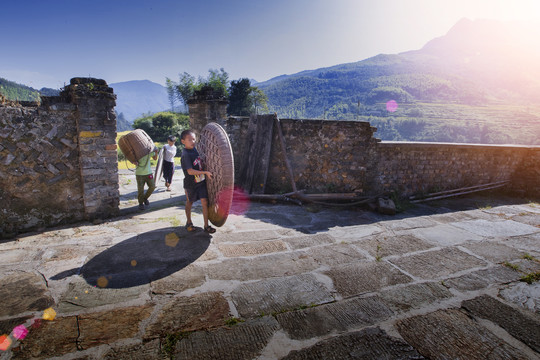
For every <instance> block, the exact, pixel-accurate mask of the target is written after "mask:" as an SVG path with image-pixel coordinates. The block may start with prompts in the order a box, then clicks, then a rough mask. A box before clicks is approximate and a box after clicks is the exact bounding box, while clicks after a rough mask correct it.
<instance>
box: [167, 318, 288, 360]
mask: <svg viewBox="0 0 540 360" xmlns="http://www.w3.org/2000/svg"><path fill="white" fill-rule="evenodd" d="M278 328H279V325H278V323H277V322H276V320H275V319H274V318H273V317H270V316H265V317H262V318H259V319H253V320H248V321H246V322H244V323H241V324H237V325H234V326H232V327H225V328H220V329H217V330H213V331H197V332H194V333H192V334H189V336H187V337H185V338H182V339H180V341H178V342H177V343H176V349H175V351H174V354H173V356H174V358H175V359H190V360H214V359H220V360H229V359H230V360H239V359H256V358H257V356H258V355H260V354H261V352H262V350H263V349H264V347H265V346H266V345H267V344H268V342H269V341H270V339H271V338H272V336H273V335H274V333H275V332H276V330H277V329H278Z"/></svg>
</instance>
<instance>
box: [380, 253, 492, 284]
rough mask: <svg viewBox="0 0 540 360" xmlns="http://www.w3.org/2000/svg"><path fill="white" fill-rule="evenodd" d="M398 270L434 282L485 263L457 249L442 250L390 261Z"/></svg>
mask: <svg viewBox="0 0 540 360" xmlns="http://www.w3.org/2000/svg"><path fill="white" fill-rule="evenodd" d="M389 261H390V262H392V263H393V264H395V265H396V266H397V267H399V268H400V269H403V270H405V271H406V272H407V273H408V274H411V275H413V276H416V277H418V278H420V279H425V280H434V279H440V278H442V277H447V276H449V275H451V274H454V273H457V272H460V271H464V270H468V269H471V270H472V269H475V268H478V267H481V266H486V265H487V264H486V262H485V261H482V260H480V259H478V258H476V257H474V256H472V255H469V254H467V253H465V252H463V251H461V250H459V249H457V248H454V247H451V248H443V249H440V250H432V251H426V252H423V253H419V254H414V255H410V256H403V257H400V258H396V259H390V260H389Z"/></svg>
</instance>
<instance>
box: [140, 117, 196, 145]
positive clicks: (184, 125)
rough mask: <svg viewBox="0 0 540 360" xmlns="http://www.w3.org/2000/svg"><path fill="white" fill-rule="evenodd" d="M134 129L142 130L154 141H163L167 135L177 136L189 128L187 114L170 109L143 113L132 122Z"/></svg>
mask: <svg viewBox="0 0 540 360" xmlns="http://www.w3.org/2000/svg"><path fill="white" fill-rule="evenodd" d="M133 128H134V129H142V130H144V131H145V132H146V133H147V134H148V135H149V136H150V137H151V138H152V140H154V141H159V142H165V141H167V137H168V136H169V135H175V136H177V137H178V136H179V135H180V133H181V132H182V131H183V130H186V129H189V116H188V115H186V114H180V113H175V112H171V111H164V112H158V113H155V114H153V115H145V116H143V117H141V118H138V119H136V120H135V121H134V122H133Z"/></svg>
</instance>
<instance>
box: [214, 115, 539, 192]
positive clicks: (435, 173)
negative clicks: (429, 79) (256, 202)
mask: <svg viewBox="0 0 540 360" xmlns="http://www.w3.org/2000/svg"><path fill="white" fill-rule="evenodd" d="M218 122H220V123H221V124H222V125H223V126H224V127H225V129H226V130H227V133H228V134H229V138H230V140H231V144H232V148H233V152H234V156H235V167H236V168H235V170H236V175H237V178H236V179H237V182H238V180H239V177H238V169H239V167H240V166H241V164H242V162H243V161H244V160H245V158H246V157H247V154H248V153H249V151H250V150H249V149H247V148H246V146H245V138H246V134H247V128H248V124H249V119H248V118H240V117H230V118H228V119H227V120H225V121H222V120H220V121H218ZM280 122H281V127H282V132H283V137H284V142H285V146H286V153H287V157H288V160H289V162H290V164H291V167H292V169H293V175H294V179H295V182H296V186H297V189H298V190H305V191H306V192H307V193H325V192H329V193H348V192H357V193H359V194H363V195H376V194H380V193H383V192H388V191H394V192H396V193H397V194H399V195H401V196H409V195H413V194H419V193H428V192H433V191H443V190H452V189H459V188H462V187H467V186H476V185H483V184H488V183H493V182H498V181H506V180H509V181H511V184H510V185H509V186H507V188H508V189H511V190H514V191H517V192H519V193H520V194H521V195H524V196H531V197H538V196H540V147H538V146H536V147H535V146H518V145H475V144H449V143H412V142H384V141H383V142H381V141H379V140H378V139H376V138H375V137H374V135H376V133H375V129H374V128H373V127H371V126H370V124H369V123H367V122H358V121H342V120H340V121H333V120H293V119H281V120H280ZM271 146H272V150H271V156H270V167H269V170H268V178H267V184H266V191H265V192H266V193H274V194H277V193H286V192H290V191H292V187H291V183H290V180H289V174H288V171H287V168H286V166H285V162H284V160H283V153H282V149H281V143H280V141H279V138H278V135H277V132H276V128H275V127H274V129H273V139H272V145H271Z"/></svg>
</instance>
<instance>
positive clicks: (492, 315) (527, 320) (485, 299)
mask: <svg viewBox="0 0 540 360" xmlns="http://www.w3.org/2000/svg"><path fill="white" fill-rule="evenodd" d="M461 306H462V307H463V308H465V309H467V310H468V311H469V312H471V313H472V314H473V315H474V316H475V317H480V318H483V319H487V320H489V321H491V322H494V323H495V324H497V325H499V326H500V327H502V328H503V329H504V330H506V331H507V332H508V333H509V334H510V335H512V336H513V337H515V338H516V339H518V340H520V341H522V342H524V343H525V344H527V345H528V346H529V347H530V348H531V349H533V350H534V351H536V352H537V353H539V354H540V317H534V315H533V314H534V313H527V312H524V311H519V310H517V309H514V308H513V307H511V306H509V305H506V304H504V303H502V302H501V301H499V300H497V299H495V298H492V297H491V296H488V295H482V296H479V297H476V298H474V299H471V300H466V301H463V302H462V303H461Z"/></svg>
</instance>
